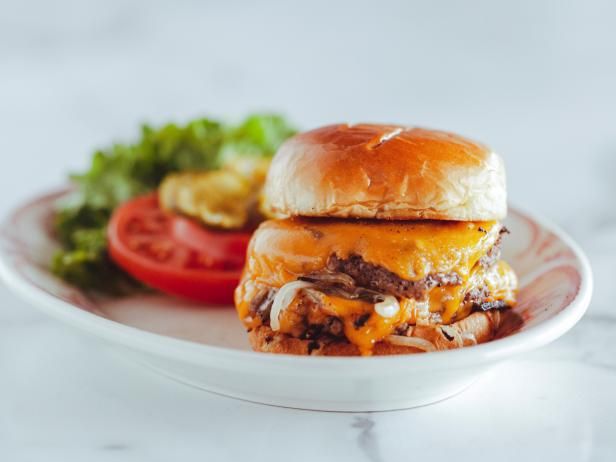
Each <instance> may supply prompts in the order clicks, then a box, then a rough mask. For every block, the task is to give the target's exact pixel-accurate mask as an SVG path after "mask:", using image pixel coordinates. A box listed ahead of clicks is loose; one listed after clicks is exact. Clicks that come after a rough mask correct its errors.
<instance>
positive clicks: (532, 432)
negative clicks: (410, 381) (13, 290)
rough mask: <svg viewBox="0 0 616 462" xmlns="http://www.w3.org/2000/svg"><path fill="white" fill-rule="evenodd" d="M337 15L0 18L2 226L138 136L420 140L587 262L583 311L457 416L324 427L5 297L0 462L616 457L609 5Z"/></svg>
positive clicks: (454, 407) (615, 164)
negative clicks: (432, 135)
mask: <svg viewBox="0 0 616 462" xmlns="http://www.w3.org/2000/svg"><path fill="white" fill-rule="evenodd" d="M387 4H388V5H387ZM349 5H351V4H350V3H349V4H348V5H344V4H343V3H342V2H341V3H339V4H336V5H331V4H329V3H328V2H326V1H325V0H318V1H312V2H306V3H304V4H303V5H302V6H296V7H291V6H290V4H285V3H283V2H275V1H269V0H268V1H265V2H258V3H252V2H248V1H244V2H233V4H224V3H223V2H196V1H194V2H168V3H162V2H145V1H128V2H119V1H113V2H97V1H94V0H92V1H85V2H78V3H77V2H69V1H68V0H66V1H64V0H63V1H59V2H54V3H53V4H52V3H50V2H43V1H40V2H35V1H24V2H11V4H10V5H4V6H3V13H2V15H0V56H2V59H1V61H0V68H1V69H2V72H0V101H1V102H2V103H1V104H0V127H1V128H0V130H1V131H2V136H0V160H1V163H0V212H1V214H2V215H4V214H6V213H7V212H8V211H9V210H10V209H11V208H12V207H14V206H15V205H17V204H18V203H19V202H20V201H23V200H24V199H26V198H28V197H29V196H31V195H32V194H35V193H36V192H40V191H44V190H45V189H48V188H52V187H55V186H58V185H60V184H62V182H63V181H64V178H65V175H66V172H67V171H69V170H74V169H79V168H82V167H83V166H84V165H85V164H86V162H87V160H88V158H89V153H90V152H91V151H92V149H93V148H94V147H97V146H101V145H105V144H107V143H108V142H109V141H110V140H113V139H125V138H127V137H130V136H134V134H135V132H136V127H137V126H138V124H139V123H140V122H142V121H144V120H147V121H151V122H154V123H156V122H161V121H165V120H169V119H174V120H186V119H187V118H189V117H192V116H195V115H198V114H212V115H217V116H226V117H231V118H238V117H241V116H242V115H243V114H245V113H246V112H248V111H251V110H256V109H262V108H273V109H278V110H282V111H284V112H285V113H287V114H288V115H289V116H290V117H291V118H293V120H295V121H296V122H297V124H298V125H300V126H302V127H310V126H314V125H317V124H321V123H324V122H333V121H341V120H350V121H359V120H374V121H399V122H407V123H410V124H414V123H419V124H421V125H426V126H434V127H438V128H446V129H450V130H452V131H457V132H461V133H465V134H467V135H470V136H472V137H476V138H478V139H482V140H484V141H486V142H487V143H489V144H491V145H492V146H493V147H495V149H496V150H497V151H499V152H500V153H502V155H503V156H504V157H505V159H506V162H507V166H508V175H509V191H510V198H511V201H512V202H513V203H515V204H518V205H521V206H523V207H524V208H526V209H528V210H531V211H533V212H536V213H538V214H541V215H545V216H547V217H549V218H550V219H551V220H553V221H555V222H557V223H558V224H560V225H561V226H562V227H564V228H565V229H566V230H567V231H568V232H569V233H570V234H571V235H572V236H573V237H575V238H576V240H577V241H578V242H579V243H580V244H581V246H582V247H583V248H584V250H585V251H586V252H587V254H588V255H589V258H590V260H591V264H592V266H593V271H594V274H595V295H594V298H593V301H592V304H591V307H590V309H589V312H588V314H587V315H586V316H585V317H584V318H583V319H582V321H581V322H580V323H579V324H578V325H577V326H576V327H575V328H574V329H573V330H572V331H571V332H570V333H568V334H567V335H566V336H564V337H563V338H561V339H559V340H558V341H556V342H554V343H553V344H551V345H549V346H547V347H545V348H542V349H540V350H538V351H536V352H533V353H530V354H526V355H523V356H520V357H518V358H517V359H515V360H512V361H509V362H507V363H504V364H502V365H500V366H499V367H498V368H496V369H495V370H493V371H492V372H491V373H490V374H489V375H487V376H485V377H484V378H482V379H481V380H480V381H479V382H477V383H476V384H475V385H474V386H473V387H471V388H470V389H469V390H468V391H466V392H464V393H462V394H460V395H458V396H456V397H454V398H452V399H450V400H447V401H444V402H441V403H438V404H435V405H432V406H427V407H423V408H418V409H411V410H407V411H397V412H387V413H370V414H368V413H366V414H344V413H319V412H308V411H296V410H291V409H281V408H275V407H268V406H261V405H257V404H252V403H247V402H242V401H237V400H233V399H229V398H225V397H221V396H217V395H213V394H209V393H206V392H203V391H200V390H197V389H193V388H190V387H187V386H184V385H181V384H177V383H175V382H173V381H171V380H168V379H166V378H164V377H161V376H158V375H156V374H154V373H153V372H150V371H148V370H146V369H143V368H141V367H139V366H136V365H134V364H133V363H130V362H128V361H125V360H124V358H122V357H119V356H117V354H116V353H113V352H112V351H111V350H108V349H107V348H106V347H105V345H103V344H101V343H99V342H98V341H96V340H94V339H93V338H91V337H87V336H85V335H84V334H81V333H79V332H77V331H75V330H73V329H71V328H69V327H66V326H64V325H62V324H60V323H58V322H56V321H54V320H52V319H49V318H47V317H45V316H44V315H42V314H40V313H39V312H37V311H36V310H35V309H34V308H32V307H30V306H29V305H27V304H26V303H24V302H22V301H20V300H18V299H17V298H16V297H14V296H13V295H12V294H10V293H9V292H8V291H7V290H6V289H5V288H4V287H2V286H0V460H3V461H4V460H6V461H11V462H20V461H56V460H58V461H67V462H70V461H73V460H74V461H84V460H87V461H98V460H101V461H107V460H114V461H142V460H143V461H148V462H155V461H167V460H187V461H188V460H197V459H198V460H242V459H247V460H251V461H257V460H267V461H276V460H294V461H304V460H306V461H313V460H354V461H386V460H426V458H427V460H430V461H452V460H453V461H456V462H458V461H466V460H473V461H476V460H484V459H486V460H512V461H513V460H527V461H534V460H544V459H546V458H547V457H549V458H550V459H551V460H559V461H560V460H563V461H564V460H567V461H568V460H572V461H578V460H580V461H587V460H592V461H595V460H605V461H608V460H610V461H611V460H615V457H616V437H615V435H616V417H615V416H616V398H614V390H615V389H616V343H615V342H613V341H612V340H611V339H612V338H613V336H614V333H613V329H614V327H615V326H616V312H615V311H614V309H613V306H612V296H611V288H612V287H613V281H612V278H613V275H614V274H615V272H616V208H615V206H614V202H613V200H612V198H613V197H614V196H615V193H616V187H615V183H614V177H615V173H616V160H615V159H616V128H615V127H616V125H615V124H614V121H616V91H614V82H616V61H615V60H614V59H611V57H613V56H614V55H616V31H615V29H614V28H613V21H612V19H611V18H613V17H614V14H616V7H615V6H614V4H609V3H608V2H585V3H583V4H582V3H581V2H579V3H570V4H567V5H565V4H564V3H562V4H558V5H556V4H555V3H554V2H543V1H540V2H534V1H530V0H529V1H522V2H512V3H510V4H507V5H505V4H499V5H496V4H493V3H491V2H482V3H481V4H479V3H475V2H471V3H470V4H469V3H465V4H464V6H462V4H461V3H457V2H450V3H449V5H448V7H447V9H446V11H447V14H445V13H444V11H445V10H443V9H442V8H443V6H442V5H440V3H439V5H440V6H437V5H436V4H433V5H432V6H430V5H425V4H424V5H419V4H417V5H411V4H410V3H409V2H402V1H400V2H383V3H381V5H380V6H378V7H377V6H374V5H373V6H369V5H364V4H362V3H361V2H353V3H352V5H353V6H352V7H350V6H349Z"/></svg>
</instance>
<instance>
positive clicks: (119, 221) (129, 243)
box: [107, 193, 251, 304]
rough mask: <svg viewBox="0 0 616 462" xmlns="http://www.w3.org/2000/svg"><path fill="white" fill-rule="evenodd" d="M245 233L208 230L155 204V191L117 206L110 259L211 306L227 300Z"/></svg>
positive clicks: (110, 232) (235, 279) (236, 275)
mask: <svg viewBox="0 0 616 462" xmlns="http://www.w3.org/2000/svg"><path fill="white" fill-rule="evenodd" d="M250 235H251V233H250V232H247V231H214V230H210V229H207V228H205V227H203V226H201V225H200V224H199V223H197V222H195V221H194V220H190V219H188V218H185V217H182V216H179V215H175V214H172V213H167V212H165V211H163V210H162V209H161V208H160V207H159V206H158V196H157V194H156V193H152V194H148V195H145V196H141V197H137V198H136V199H132V200H130V201H128V202H125V203H124V204H122V205H121V206H120V207H118V208H117V209H116V210H115V211H114V213H113V215H112V217H111V220H110V222H109V226H108V228H107V237H108V241H109V254H110V256H111V259H112V260H113V261H114V262H115V263H116V264H117V265H118V266H120V267H121V268H122V269H123V270H125V271H126V272H127V273H129V274H130V275H132V276H133V277H134V278H135V279H137V280H139V281H141V282H143V283H144V284H146V285H148V286H150V287H153V288H155V289H158V290H160V291H162V292H165V293H167V294H171V295H176V296H180V297H184V298H189V299H192V300H198V301H201V302H206V303H212V304H229V303H232V302H233V291H234V289H235V287H236V286H237V283H238V281H239V278H240V274H241V271H242V268H243V266H244V260H245V258H246V247H247V246H248V241H249V240H250Z"/></svg>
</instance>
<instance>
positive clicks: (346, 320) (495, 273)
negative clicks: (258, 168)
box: [235, 218, 517, 354]
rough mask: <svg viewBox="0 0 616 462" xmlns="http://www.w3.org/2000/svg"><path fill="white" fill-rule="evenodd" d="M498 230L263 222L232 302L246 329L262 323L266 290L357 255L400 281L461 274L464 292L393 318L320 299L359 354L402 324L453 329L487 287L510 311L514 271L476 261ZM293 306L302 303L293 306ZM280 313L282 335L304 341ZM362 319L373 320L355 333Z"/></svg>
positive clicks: (357, 304)
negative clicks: (257, 314)
mask: <svg viewBox="0 0 616 462" xmlns="http://www.w3.org/2000/svg"><path fill="white" fill-rule="evenodd" d="M500 229H501V226H500V224H498V223H497V222H494V221H490V222H445V221H439V222H436V221H427V220H426V221H413V222H408V221H407V222H394V221H351V220H326V219H307V218H291V219H284V220H270V221H267V222H264V223H263V224H262V225H261V226H260V227H259V229H258V230H257V231H256V232H255V234H254V235H253V237H252V240H251V243H250V245H249V249H248V254H247V262H246V266H245V269H244V274H243V276H242V281H241V282H240V285H239V286H238V288H237V289H236V293H235V301H236V307H237V310H238V314H239V317H240V319H242V320H243V321H244V323H245V325H246V326H247V327H249V328H250V327H255V326H256V325H258V324H259V323H260V321H259V320H256V319H252V318H250V316H249V311H250V309H249V307H250V301H251V300H252V299H253V298H254V297H255V296H256V294H257V292H258V291H259V290H260V289H261V288H262V287H273V288H280V287H282V286H284V285H285V284H287V283H289V282H292V281H295V280H297V278H298V277H300V276H302V275H305V274H308V273H311V272H315V271H319V270H322V269H323V268H325V267H326V264H327V260H328V259H329V257H330V256H331V255H334V254H335V255H336V256H338V258H341V259H346V258H348V257H350V256H352V255H359V256H361V257H362V258H363V260H365V261H366V262H369V263H372V264H374V265H380V266H382V267H384V268H386V269H388V270H389V271H391V272H393V273H395V274H396V275H398V276H399V277H401V278H404V279H407V280H411V281H419V280H421V279H423V278H425V277H426V276H428V275H429V274H435V273H454V272H455V273H457V274H458V275H459V276H460V277H461V278H462V284H459V285H455V286H444V287H434V288H433V289H431V290H430V291H429V292H428V294H427V299H426V300H419V301H418V300H411V299H400V300H399V302H400V310H399V311H398V312H397V314H396V315H395V316H393V317H390V318H386V317H382V316H380V315H378V314H377V313H376V312H375V311H374V309H373V305H372V304H369V303H366V302H362V301H357V300H347V299H343V298H340V297H333V296H328V295H325V294H321V303H320V307H321V308H320V311H321V313H320V314H319V313H311V314H310V316H312V317H313V319H312V320H311V322H313V323H317V324H318V323H319V320H320V318H319V316H335V317H337V318H338V319H340V320H341V322H342V323H343V326H344V335H345V337H346V338H347V339H348V340H349V341H350V342H351V343H353V344H355V345H357V346H358V348H359V349H360V351H361V353H362V354H370V351H371V348H372V346H373V345H374V344H375V343H376V342H378V341H380V340H382V339H383V338H385V337H387V336H388V335H390V334H392V333H393V332H394V331H395V329H396V328H397V327H398V326H400V325H402V324H404V323H408V324H411V325H413V324H426V323H450V322H454V321H456V320H459V319H462V318H464V317H465V316H467V315H468V314H469V313H470V310H471V308H472V306H471V305H470V304H469V303H464V299H465V296H466V294H467V293H468V292H469V291H470V290H472V289H474V288H480V287H483V286H487V287H488V289H489V291H490V294H491V297H492V298H494V299H495V300H505V301H506V302H507V303H508V304H513V302H514V295H515V289H516V286H517V280H516V278H515V274H514V273H513V271H512V270H511V268H510V267H509V266H508V265H507V264H506V263H505V262H501V261H499V262H498V263H497V264H496V265H494V266H493V267H492V268H489V269H484V268H483V267H482V266H481V265H479V264H478V261H479V259H480V258H481V257H482V256H483V255H485V254H486V253H487V251H488V250H489V249H490V248H491V247H492V246H493V245H494V244H495V243H496V241H497V239H498V236H499V231H500ZM293 303H297V300H296V299H294V301H293V302H292V304H293ZM292 308H293V307H291V309H287V310H283V311H282V312H281V315H280V318H279V319H280V331H281V332H283V333H288V334H290V335H293V336H297V335H299V330H298V323H300V322H301V321H300V319H299V317H298V315H297V312H296V310H294V309H292ZM360 314H369V317H368V319H367V321H365V323H363V324H362V325H361V326H357V324H356V322H355V321H356V319H357V317H358V315H360Z"/></svg>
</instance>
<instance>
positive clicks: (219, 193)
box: [158, 158, 269, 229]
mask: <svg viewBox="0 0 616 462" xmlns="http://www.w3.org/2000/svg"><path fill="white" fill-rule="evenodd" d="M268 166H269V160H268V159H258V158H254V159H253V158H238V159H234V160H233V161H231V162H229V163H228V164H226V165H225V166H224V167H223V168H222V169H220V170H213V171H207V172H182V173H173V174H170V175H168V176H167V177H166V178H165V179H164V180H163V182H162V184H161V185H160V188H159V192H158V196H159V202H160V205H161V207H162V208H163V209H165V210H170V211H173V212H176V213H181V214H183V215H187V216H189V217H193V218H196V219H197V220H199V221H200V222H202V223H204V224H206V225H208V226H214V227H218V228H224V229H240V228H243V227H245V226H246V225H247V224H248V223H249V222H251V221H253V220H255V218H256V216H257V215H259V212H258V207H257V203H258V198H259V195H260V192H261V188H262V186H263V182H264V181H265V176H266V174H267V167H268Z"/></svg>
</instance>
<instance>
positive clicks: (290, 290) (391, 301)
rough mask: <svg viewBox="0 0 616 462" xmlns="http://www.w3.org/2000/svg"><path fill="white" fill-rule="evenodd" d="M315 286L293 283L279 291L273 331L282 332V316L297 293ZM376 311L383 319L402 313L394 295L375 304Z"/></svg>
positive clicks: (387, 296)
mask: <svg viewBox="0 0 616 462" xmlns="http://www.w3.org/2000/svg"><path fill="white" fill-rule="evenodd" d="M313 286H314V284H313V283H311V282H306V281H291V282H288V283H286V284H285V285H284V286H282V287H281V288H280V289H278V292H276V296H275V297H274V301H273V302H272V310H271V311H270V327H271V329H272V330H274V331H278V330H280V315H281V313H282V311H283V310H285V309H286V308H287V307H288V306H289V305H290V304H291V302H292V301H293V299H294V298H295V297H296V296H297V293H298V292H299V291H300V290H302V289H305V288H308V287H313ZM374 311H375V312H376V313H377V314H378V315H379V316H381V317H382V318H393V317H394V316H396V315H397V314H398V312H399V311H400V303H398V299H396V297H394V296H393V295H383V300H382V301H380V302H378V303H375V305H374Z"/></svg>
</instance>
